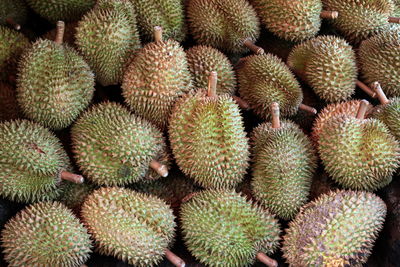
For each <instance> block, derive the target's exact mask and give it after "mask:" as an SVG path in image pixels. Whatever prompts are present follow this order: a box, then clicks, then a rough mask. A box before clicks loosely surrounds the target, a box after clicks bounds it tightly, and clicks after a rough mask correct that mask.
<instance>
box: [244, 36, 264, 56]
mask: <svg viewBox="0 0 400 267" xmlns="http://www.w3.org/2000/svg"><path fill="white" fill-rule="evenodd" d="M243 44H244V45H245V46H246V47H247V48H248V49H250V51H251V52H253V53H254V54H257V55H261V54H264V49H262V48H261V47H259V46H257V45H255V44H254V43H253V42H252V41H251V39H250V38H247V39H245V40H244V41H243Z"/></svg>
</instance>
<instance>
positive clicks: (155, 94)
mask: <svg viewBox="0 0 400 267" xmlns="http://www.w3.org/2000/svg"><path fill="white" fill-rule="evenodd" d="M191 87H192V84H191V75H190V72H189V69H188V64H187V60H186V55H185V52H184V51H183V48H182V47H181V46H180V44H179V43H178V42H176V41H174V40H167V41H159V42H153V43H149V44H147V45H146V46H145V47H143V49H141V50H140V51H139V52H138V53H137V55H136V56H135V58H134V59H133V61H132V63H131V64H130V65H129V67H128V68H127V70H126V72H125V75H124V80H123V83H122V94H123V96H124V98H125V102H126V103H127V104H128V106H129V107H130V109H131V110H132V111H133V112H134V113H135V114H137V115H139V116H141V117H143V118H145V119H146V120H148V121H150V122H152V123H154V124H155V125H157V126H158V127H160V128H161V129H165V128H166V127H167V125H168V120H169V117H170V115H171V111H172V107H173V106H174V104H175V102H176V101H177V100H178V98H180V97H181V96H182V95H183V94H185V93H187V92H188V91H189V90H190V89H191Z"/></svg>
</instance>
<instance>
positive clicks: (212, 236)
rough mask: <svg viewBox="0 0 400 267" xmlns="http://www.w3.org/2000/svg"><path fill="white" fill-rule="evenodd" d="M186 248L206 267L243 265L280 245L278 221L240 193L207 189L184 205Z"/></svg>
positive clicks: (183, 230) (184, 238)
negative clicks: (258, 254)
mask: <svg viewBox="0 0 400 267" xmlns="http://www.w3.org/2000/svg"><path fill="white" fill-rule="evenodd" d="M181 222H182V234H183V240H184V241H185V244H186V247H187V248H188V250H189V251H190V252H191V253H192V255H193V256H195V257H196V258H197V259H198V260H199V261H200V262H201V263H203V264H205V265H207V266H226V267H236V266H237V267H240V266H249V265H251V264H252V263H254V261H255V259H256V255H257V253H259V252H263V253H266V254H272V253H273V252H274V251H275V250H276V249H277V248H278V246H279V234H280V229H279V224H278V222H277V220H276V219H275V218H274V217H273V215H271V214H270V213H269V212H268V211H267V210H264V209H262V208H261V207H259V206H257V205H255V204H253V203H251V202H249V201H247V200H246V198H245V197H243V196H241V195H240V194H238V193H235V192H231V191H221V190H206V191H203V192H200V193H198V194H196V195H194V196H193V197H192V198H191V199H190V200H189V201H188V202H186V203H184V204H183V205H182V207H181Z"/></svg>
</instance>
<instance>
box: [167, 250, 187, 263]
mask: <svg viewBox="0 0 400 267" xmlns="http://www.w3.org/2000/svg"><path fill="white" fill-rule="evenodd" d="M165 257H167V259H168V260H169V261H170V262H171V263H172V264H173V265H175V266H176V267H185V265H186V263H185V262H184V261H183V260H182V259H181V258H179V257H178V256H177V255H176V254H175V253H173V252H172V251H171V250H169V249H166V250H165Z"/></svg>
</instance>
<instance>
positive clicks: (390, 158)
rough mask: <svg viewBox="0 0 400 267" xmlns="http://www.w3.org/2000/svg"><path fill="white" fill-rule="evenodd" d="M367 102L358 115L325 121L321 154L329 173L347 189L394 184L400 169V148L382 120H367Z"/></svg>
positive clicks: (363, 188) (362, 104) (364, 101)
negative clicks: (394, 175) (395, 176)
mask: <svg viewBox="0 0 400 267" xmlns="http://www.w3.org/2000/svg"><path fill="white" fill-rule="evenodd" d="M368 105H369V104H368V102H367V101H366V100H363V101H361V103H360V107H359V109H358V112H357V115H356V117H355V118H354V116H346V115H341V116H336V117H334V118H331V119H330V120H328V121H326V123H325V125H324V127H323V129H322V131H321V132H320V134H319V140H318V152H319V155H320V158H321V161H322V163H323V165H324V167H325V170H326V172H327V173H328V174H329V176H331V177H332V178H333V180H335V181H336V182H337V183H339V184H340V185H341V186H343V187H344V188H349V189H356V190H368V191H374V190H377V189H380V188H382V187H384V186H386V185H387V184H389V183H390V182H391V181H392V176H393V174H394V173H395V171H396V169H397V168H398V167H399V166H400V145H399V143H398V142H397V141H396V139H395V138H394V137H393V136H392V135H391V134H390V131H389V129H388V128H387V127H386V126H385V125H384V124H383V123H382V122H381V121H379V120H376V119H364V117H365V113H366V110H367V108H368V107H367V106H368Z"/></svg>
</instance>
